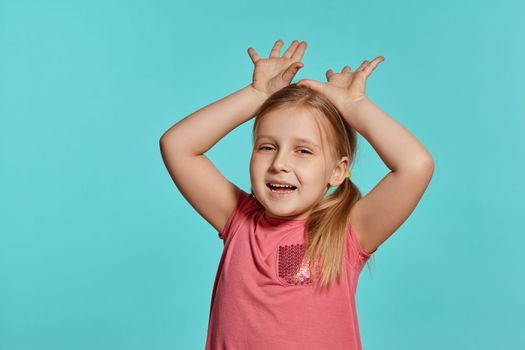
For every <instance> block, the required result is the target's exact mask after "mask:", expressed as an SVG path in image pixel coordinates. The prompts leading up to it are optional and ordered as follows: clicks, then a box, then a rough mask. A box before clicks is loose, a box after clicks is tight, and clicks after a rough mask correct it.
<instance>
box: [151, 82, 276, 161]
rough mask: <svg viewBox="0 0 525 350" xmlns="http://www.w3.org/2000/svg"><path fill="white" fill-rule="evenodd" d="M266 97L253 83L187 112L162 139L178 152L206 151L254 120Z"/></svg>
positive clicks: (195, 152) (197, 153)
mask: <svg viewBox="0 0 525 350" xmlns="http://www.w3.org/2000/svg"><path fill="white" fill-rule="evenodd" d="M265 99H266V96H264V94H263V93H261V92H259V91H258V90H255V89H254V88H253V87H252V86H251V84H250V85H248V86H246V87H244V88H242V89H240V90H238V91H236V92H234V93H232V94H230V95H228V96H226V97H224V98H222V99H220V100H218V101H215V102H213V103H211V104H209V105H207V106H205V107H203V108H201V109H199V110H197V111H195V112H193V113H192V114H190V115H188V116H187V117H185V118H184V119H182V120H180V121H179V122H177V123H176V124H174V125H173V126H172V127H171V128H169V129H168V130H167V131H166V132H165V133H164V134H163V135H162V137H161V142H162V143H165V144H168V145H169V147H170V148H175V147H176V148H177V150H178V151H181V152H184V153H188V154H193V155H199V154H204V153H205V152H207V151H208V150H209V149H210V148H211V147H212V146H213V145H215V144H216V143H217V142H218V141H219V140H220V139H222V138H223V137H224V136H225V135H227V134H228V133H229V132H230V131H232V130H233V129H235V128H236V127H237V126H239V125H241V124H242V123H244V122H246V121H248V120H249V119H251V118H252V117H253V115H254V113H255V112H256V110H257V109H258V108H259V106H260V105H261V104H262V103H263V102H264V101H265Z"/></svg>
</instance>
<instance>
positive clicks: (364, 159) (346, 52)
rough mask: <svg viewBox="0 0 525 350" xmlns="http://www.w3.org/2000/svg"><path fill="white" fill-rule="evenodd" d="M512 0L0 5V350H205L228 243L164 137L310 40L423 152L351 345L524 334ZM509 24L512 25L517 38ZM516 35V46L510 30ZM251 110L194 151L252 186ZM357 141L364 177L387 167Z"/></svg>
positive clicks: (321, 64) (469, 344)
mask: <svg viewBox="0 0 525 350" xmlns="http://www.w3.org/2000/svg"><path fill="white" fill-rule="evenodd" d="M523 18H525V5H524V3H523V2H520V1H505V0H503V1H499V2H496V1H474V0H468V1H452V0H444V1H440V2H436V1H386V0H382V1H366V2H363V1H332V2H303V3H300V2H290V1H284V2H283V1H275V0H269V1H265V2H241V1H221V2H216V1H196V2H176V1H100V0H93V1H75V0H73V1H71V0H69V1H24V0H22V1H14V0H12V1H8V0H0V118H1V124H0V349H1V350H70V349H75V350H91V349H97V350H106V349H107V350H114V349H125V350H135V349H137V350H138V349H148V350H153V349H159V350H164V349H203V348H204V344H205V341H206V332H207V325H208V315H209V308H210V299H211V292H212V287H213V281H214V278H215V273H216V270H217V264H218V262H219V259H220V255H221V252H222V248H223V245H222V241H221V240H220V239H219V238H218V235H217V232H216V231H215V230H214V229H213V227H212V226H211V225H209V224H208V223H207V222H206V221H205V220H204V219H203V218H202V217H200V216H199V214H198V213H197V212H196V211H195V210H194V209H193V208H192V207H191V206H190V205H189V203H188V202H186V201H185V199H184V198H183V196H182V195H181V193H180V192H179V191H178V190H177V188H176V187H175V185H174V183H173V182H172V180H171V178H170V177H169V174H168V172H167V170H166V168H165V167H164V164H163V162H162V159H161V155H160V149H159V138H160V136H161V135H162V133H163V132H164V131H166V130H167V129H168V128H169V127H170V126H171V125H173V124H174V123H176V122H177V121H179V120H181V119H182V118H184V117H185V116H187V115H188V114H190V113H192V112H194V111H196V110H197V109H199V108H201V107H203V106H205V105H207V104H209V103H212V102H213V101H216V100H217V99H220V98H222V97H224V96H226V95H228V94H230V93H232V92H234V91H236V90H238V89H241V88H242V87H244V86H246V85H248V84H249V83H250V82H251V77H252V71H253V64H252V62H251V60H250V58H249V56H248V54H247V49H248V47H253V48H255V49H256V50H257V52H258V53H259V54H260V55H261V56H263V55H264V56H265V57H267V55H268V54H269V51H270V49H271V47H272V45H273V43H274V42H275V40H277V39H283V40H284V42H285V45H286V47H288V45H289V44H290V43H291V41H292V40H293V39H298V40H306V41H307V42H308V49H307V51H306V54H305V56H304V59H303V63H304V65H305V66H304V68H303V69H302V70H301V71H300V72H299V74H298V76H297V77H296V79H294V81H298V80H299V79H301V78H313V79H317V80H323V81H324V79H325V72H326V70H328V69H330V68H331V69H333V70H337V71H340V70H341V69H342V68H343V67H344V65H347V64H348V65H350V66H351V67H352V68H353V69H355V68H356V67H357V66H358V65H359V64H360V63H361V62H362V61H363V60H365V59H368V60H370V59H372V58H374V57H376V56H377V55H383V56H384V57H385V61H384V62H383V63H381V64H380V65H379V66H378V68H377V69H376V70H375V71H374V73H373V74H372V76H371V77H370V79H369V80H368V84H367V94H368V96H369V98H370V99H372V100H373V101H374V102H375V103H376V104H378V105H379V106H380V107H381V108H382V109H383V110H384V111H385V112H387V113H388V114H389V115H390V116H392V117H393V118H395V119H396V120H397V121H399V122H400V123H402V124H403V125H404V126H405V127H406V128H407V129H409V130H410V131H411V132H412V133H413V134H414V135H416V137H417V138H418V139H419V140H420V141H421V142H422V143H423V144H424V145H425V146H426V147H427V149H428V150H429V151H430V153H431V154H432V155H433V157H434V161H435V172H434V177H433V179H432V181H431V183H430V186H429V187H428V189H427V191H426V193H425V195H424V196H423V199H422V200H421V202H420V203H419V205H418V206H417V208H416V209H415V211H414V212H413V214H412V215H411V216H410V218H409V219H408V220H407V221H406V222H405V223H404V224H403V225H402V226H401V227H400V228H399V229H398V231H397V232H396V233H395V234H394V235H393V236H392V237H391V238H390V239H388V240H387V241H386V242H385V243H384V244H382V245H381V246H380V247H379V249H378V251H377V252H376V254H375V255H374V258H373V260H372V269H371V270H369V269H368V268H367V267H365V269H364V270H363V271H362V273H361V277H360V280H359V285H358V291H357V307H358V315H359V325H360V329H361V337H362V342H363V347H364V349H367V350H374V349H377V350H378V349H403V350H408V349H414V350H415V349H426V350H438V349H476V350H481V349H483V350H485V349H486V350H489V349H491V350H492V349H525V333H524V332H523V325H524V323H523V317H524V316H523V315H524V312H525V298H524V295H525V279H524V278H523V277H524V274H523V269H524V267H525V264H524V260H523V245H524V243H525V224H524V220H523V218H524V213H525V211H524V206H523V204H522V201H523V197H524V195H525V187H524V175H523V173H524V170H525V167H524V164H525V162H524V156H523V154H524V151H525V141H524V136H525V133H524V130H525V128H524V126H525V121H524V119H525V118H524V117H525V98H524V80H525V73H524V65H523V62H524V58H525V57H524V56H525V55H524V53H525V49H524V46H523V37H525V27H524V26H523ZM520 38H521V39H520ZM520 43H521V44H520ZM252 125H253V119H252V120H250V121H248V122H246V123H244V124H242V125H241V126H239V127H238V128H236V129H235V130H234V131H233V132H231V133H230V134H229V135H227V136H226V137H225V138H223V139H222V140H221V141H220V142H219V143H218V144H217V145H216V146H215V147H214V148H212V149H211V150H210V151H209V152H207V153H206V154H207V155H208V157H210V159H212V160H213V162H214V163H215V165H216V166H217V167H218V168H219V170H220V171H221V172H222V173H223V175H224V176H226V177H227V178H228V179H229V180H231V181H232V182H234V183H235V184H237V185H238V186H239V187H241V188H243V189H244V190H245V191H249V190H250V182H249V172H248V166H249V159H250V152H251V140H250V132H251V127H252ZM388 171H389V169H388V168H387V167H386V166H385V165H384V163H383V162H382V161H381V159H380V158H379V156H378V155H377V153H376V152H375V151H374V149H373V148H372V147H371V146H370V144H369V143H368V142H367V141H366V140H365V139H364V138H363V137H362V136H360V137H359V151H358V156H357V160H356V162H355V164H354V166H353V179H354V181H355V182H356V183H357V185H358V186H359V187H360V189H361V191H362V192H363V193H367V192H368V191H370V190H371V189H372V188H373V186H375V185H376V184H377V182H378V181H380V180H381V179H382V178H383V176H385V175H386V174H387V173H388Z"/></svg>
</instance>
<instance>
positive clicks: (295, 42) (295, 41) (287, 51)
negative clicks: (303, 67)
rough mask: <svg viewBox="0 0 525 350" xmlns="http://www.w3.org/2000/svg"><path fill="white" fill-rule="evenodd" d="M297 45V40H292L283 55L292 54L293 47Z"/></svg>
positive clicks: (288, 55) (288, 56) (287, 56)
mask: <svg viewBox="0 0 525 350" xmlns="http://www.w3.org/2000/svg"><path fill="white" fill-rule="evenodd" d="M297 46H299V41H297V40H294V41H292V43H291V44H290V47H288V50H286V51H285V53H284V54H283V57H286V58H290V57H291V56H292V54H293V53H294V52H295V49H296V48H297Z"/></svg>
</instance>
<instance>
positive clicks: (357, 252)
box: [346, 223, 377, 270]
mask: <svg viewBox="0 0 525 350" xmlns="http://www.w3.org/2000/svg"><path fill="white" fill-rule="evenodd" d="M346 238H347V254H348V257H349V259H350V261H351V262H352V264H354V266H355V267H356V268H357V269H359V270H361V269H362V268H363V266H364V264H365V263H366V262H367V260H368V259H369V258H370V257H371V256H372V255H373V254H374V253H375V252H376V251H377V248H375V249H374V250H373V251H371V252H370V253H367V252H365V251H364V250H363V248H362V247H361V244H360V243H359V240H358V239H357V236H356V234H355V229H354V227H353V226H352V224H351V223H349V224H348V229H347V234H346Z"/></svg>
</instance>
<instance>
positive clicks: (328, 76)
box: [326, 69, 334, 80]
mask: <svg viewBox="0 0 525 350" xmlns="http://www.w3.org/2000/svg"><path fill="white" fill-rule="evenodd" d="M332 75H334V71H333V70H331V69H329V70H327V71H326V80H330V78H331V77H332Z"/></svg>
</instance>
